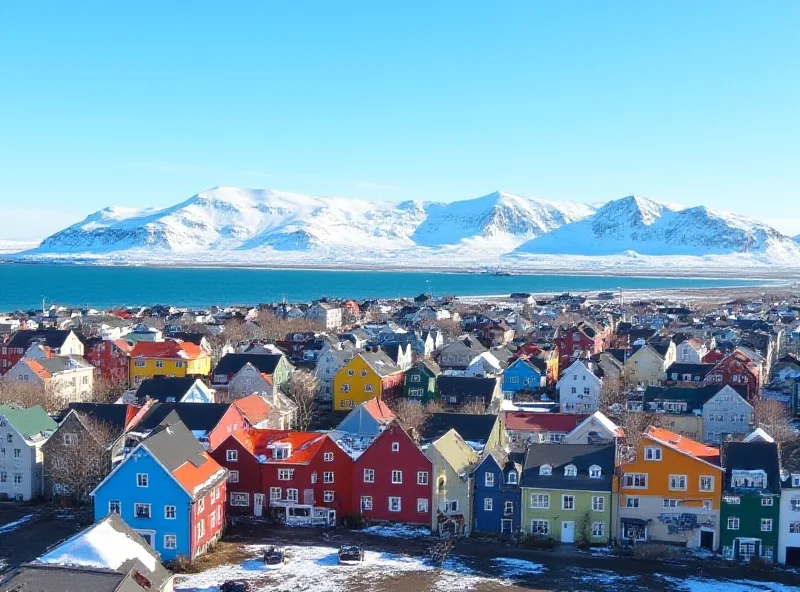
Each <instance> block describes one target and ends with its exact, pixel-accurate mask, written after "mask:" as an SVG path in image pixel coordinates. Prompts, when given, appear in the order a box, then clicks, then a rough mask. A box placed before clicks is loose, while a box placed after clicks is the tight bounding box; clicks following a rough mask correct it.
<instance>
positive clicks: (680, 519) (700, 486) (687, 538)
mask: <svg viewBox="0 0 800 592" xmlns="http://www.w3.org/2000/svg"><path fill="white" fill-rule="evenodd" d="M719 462H720V459H719V449H717V448H711V447H710V446H706V445H704V444H700V443H699V442H695V441H694V440H691V439H689V438H687V437H686V436H681V435H679V434H676V433H674V432H670V431H669V430H664V429H660V428H655V427H653V426H650V427H649V428H647V431H645V433H644V434H642V437H641V439H640V440H639V444H638V446H637V449H636V457H635V459H634V460H633V461H631V462H623V463H622V464H621V465H620V484H619V522H620V524H619V528H620V532H619V538H621V539H622V540H623V541H626V542H637V541H639V542H641V541H660V542H665V543H672V544H685V545H686V546H687V547H689V548H699V547H704V548H707V549H709V550H714V549H716V547H717V545H718V544H719V515H720V514H719V512H720V501H721V492H722V476H723V473H724V469H723V468H721V467H720V466H719Z"/></svg>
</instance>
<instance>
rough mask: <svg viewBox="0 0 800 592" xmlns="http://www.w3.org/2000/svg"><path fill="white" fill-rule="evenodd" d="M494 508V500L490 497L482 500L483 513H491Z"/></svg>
mask: <svg viewBox="0 0 800 592" xmlns="http://www.w3.org/2000/svg"><path fill="white" fill-rule="evenodd" d="M493 507H494V500H493V499H492V498H490V497H485V498H483V511H484V512H491V511H492V509H493Z"/></svg>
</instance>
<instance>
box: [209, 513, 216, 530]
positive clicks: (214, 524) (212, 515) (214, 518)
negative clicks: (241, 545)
mask: <svg viewBox="0 0 800 592" xmlns="http://www.w3.org/2000/svg"><path fill="white" fill-rule="evenodd" d="M209 522H210V523H211V524H210V525H209V526H210V528H212V529H213V528H214V527H215V526H216V525H217V515H216V514H214V512H211V517H210V518H209Z"/></svg>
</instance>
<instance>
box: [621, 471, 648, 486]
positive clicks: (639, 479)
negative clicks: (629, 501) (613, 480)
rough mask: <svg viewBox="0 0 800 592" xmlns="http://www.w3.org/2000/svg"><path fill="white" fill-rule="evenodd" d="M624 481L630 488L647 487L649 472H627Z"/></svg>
mask: <svg viewBox="0 0 800 592" xmlns="http://www.w3.org/2000/svg"><path fill="white" fill-rule="evenodd" d="M623 483H624V486H625V487H628V488H630V489H647V473H626V474H625V475H623Z"/></svg>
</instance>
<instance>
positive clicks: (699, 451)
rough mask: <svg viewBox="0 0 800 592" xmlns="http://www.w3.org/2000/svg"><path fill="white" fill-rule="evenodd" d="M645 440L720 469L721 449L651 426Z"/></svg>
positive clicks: (646, 431)
mask: <svg viewBox="0 0 800 592" xmlns="http://www.w3.org/2000/svg"><path fill="white" fill-rule="evenodd" d="M642 435H643V436H644V437H645V438H648V439H650V440H652V441H653V442H658V443H659V444H662V445H664V446H667V447H669V448H672V449H673V450H676V451H678V452H680V453H682V454H684V455H686V456H690V457H693V458H696V459H698V460H701V461H703V462H705V463H707V464H710V465H714V466H716V467H717V468H719V449H718V448H712V447H711V446H706V445H705V444H701V443H700V442H695V441H694V440H692V439H691V438H687V437H686V436H682V435H680V434H676V433H675V432H671V431H669V430H665V429H663V428H657V427H654V426H650V427H648V428H647V430H645V433H644V434H642Z"/></svg>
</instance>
